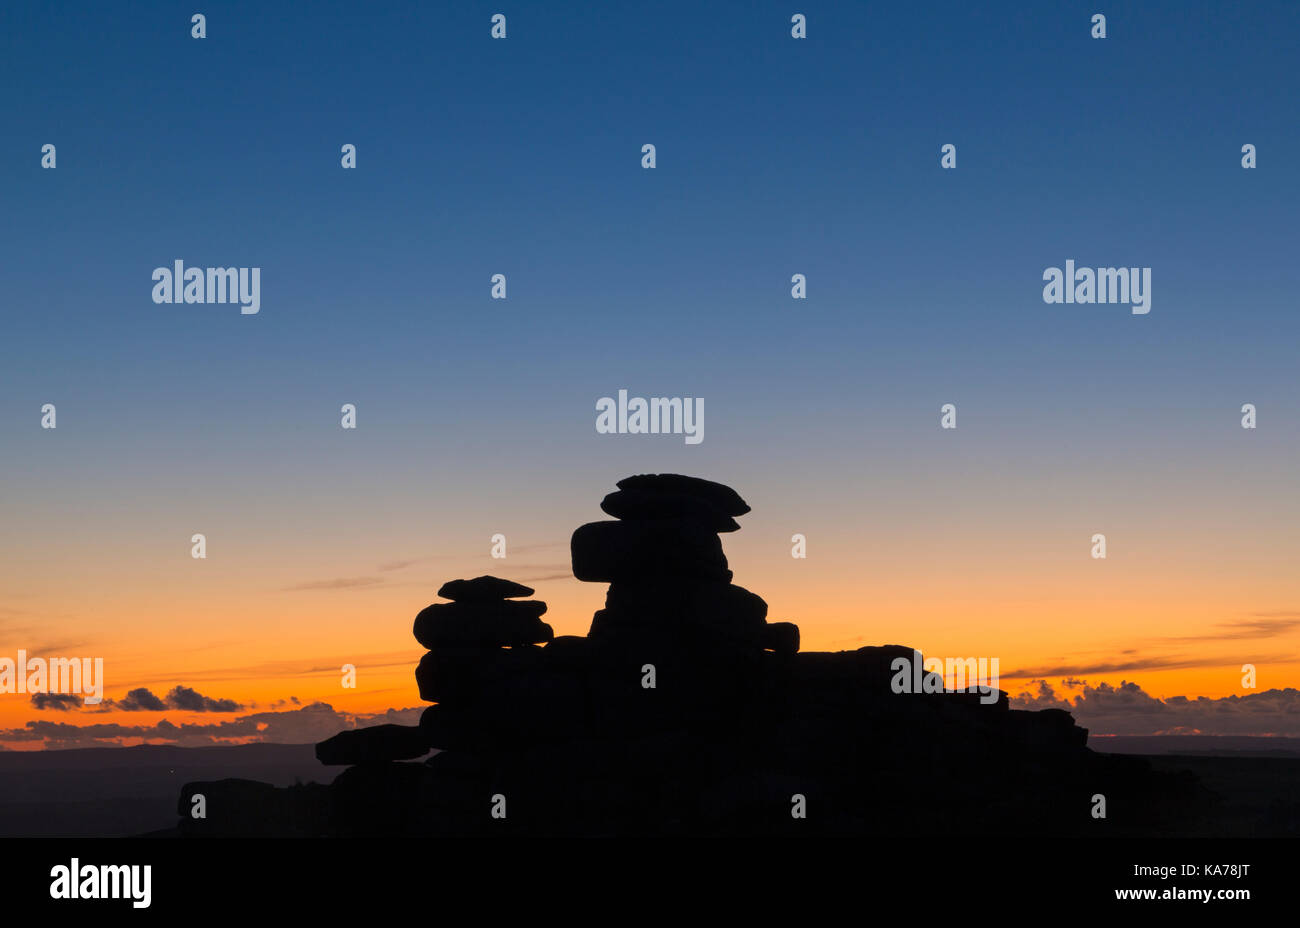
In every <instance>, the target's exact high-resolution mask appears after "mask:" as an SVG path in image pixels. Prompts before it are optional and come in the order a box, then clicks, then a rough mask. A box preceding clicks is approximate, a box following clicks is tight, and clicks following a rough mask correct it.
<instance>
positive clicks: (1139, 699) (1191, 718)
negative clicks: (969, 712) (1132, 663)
mask: <svg viewBox="0 0 1300 928" xmlns="http://www.w3.org/2000/svg"><path fill="white" fill-rule="evenodd" d="M1034 683H1035V684H1036V687H1035V688H1034V689H1032V690H1030V691H1028V692H1025V693H1021V694H1020V695H1019V696H1015V697H1013V698H1012V699H1011V707H1012V708H1013V709H1065V710H1067V711H1069V712H1071V713H1073V714H1074V718H1075V721H1077V722H1078V723H1079V724H1080V725H1082V726H1083V727H1084V728H1087V729H1088V730H1089V731H1090V732H1091V733H1092V734H1096V735H1173V734H1202V735H1259V736H1266V735H1284V736H1288V737H1297V736H1300V690H1297V689H1293V688H1291V687H1288V688H1286V689H1273V690H1263V691H1261V692H1258V693H1253V692H1247V693H1246V694H1244V695H1241V696H1236V695H1233V696H1220V697H1214V698H1212V697H1208V696H1197V697H1195V698H1189V697H1187V696H1170V697H1167V698H1165V699H1158V698H1157V697H1155V696H1152V695H1150V694H1149V693H1147V692H1146V691H1145V690H1143V689H1142V687H1141V686H1139V685H1138V684H1137V683H1130V682H1128V681H1121V682H1120V684H1119V685H1118V686H1111V685H1110V684H1109V683H1100V684H1098V685H1097V686H1086V685H1085V686H1084V687H1083V692H1082V693H1080V694H1079V695H1078V696H1075V697H1074V699H1073V700H1071V699H1070V697H1069V695H1068V694H1067V695H1064V696H1061V695H1058V694H1057V693H1056V692H1055V690H1053V689H1052V687H1051V685H1050V684H1048V683H1047V681H1046V680H1035V681H1034Z"/></svg>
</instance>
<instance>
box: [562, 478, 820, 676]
mask: <svg viewBox="0 0 1300 928" xmlns="http://www.w3.org/2000/svg"><path fill="white" fill-rule="evenodd" d="M617 486H618V490H617V491H616V492H614V493H610V494H609V495H608V496H606V497H605V498H604V499H603V500H602V501H601V504H600V508H601V509H602V510H603V511H605V512H606V513H608V514H609V515H611V516H614V518H615V519H616V520H617V521H613V522H610V521H605V522H589V523H587V524H586V525H583V526H582V527H580V528H579V529H578V530H577V531H575V532H574V533H573V540H572V542H571V549H572V555H573V575H574V576H575V577H577V578H578V579H579V580H585V581H590V582H596V583H609V584H610V587H609V593H608V595H607V597H606V599H605V608H604V609H602V610H601V611H599V612H597V613H596V615H595V616H594V617H593V620H592V624H591V631H590V632H589V634H588V637H590V638H592V639H594V640H597V641H599V640H602V639H604V640H622V641H626V642H637V641H647V640H648V641H653V642H656V643H665V642H674V643H677V644H679V645H681V646H682V647H683V648H685V649H688V650H690V651H691V652H693V653H701V652H714V653H716V652H718V651H733V650H740V651H750V652H757V651H763V650H771V651H779V652H783V653H789V654H793V653H794V652H795V651H797V650H799V628H798V626H796V625H794V624H792V623H790V622H779V623H774V624H769V623H768V622H767V621H766V619H767V603H765V602H764V601H763V600H762V598H760V597H759V596H756V595H755V594H753V593H751V592H750V591H749V590H747V589H745V588H744V587H741V586H737V585H735V584H733V583H732V582H731V578H732V572H731V570H730V569H728V567H727V556H726V555H725V554H724V553H723V551H722V540H721V539H720V538H719V537H718V535H719V533H722V532H734V531H738V530H739V529H740V525H739V523H737V522H736V519H735V517H736V516H741V515H744V514H745V513H747V512H749V505H748V504H747V503H746V502H745V501H744V500H743V499H741V498H740V494H738V493H737V492H736V491H735V490H733V489H731V487H728V486H724V485H723V484H720V483H714V482H712V481H710V480H702V479H700V478H698V477H685V476H682V475H680V474H642V475H639V476H635V477H627V478H624V479H623V480H620V481H619V482H618V484H617Z"/></svg>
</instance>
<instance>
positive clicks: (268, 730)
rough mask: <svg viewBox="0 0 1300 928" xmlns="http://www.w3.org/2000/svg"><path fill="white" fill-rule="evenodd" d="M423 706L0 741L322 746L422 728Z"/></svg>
mask: <svg viewBox="0 0 1300 928" xmlns="http://www.w3.org/2000/svg"><path fill="white" fill-rule="evenodd" d="M423 711H424V708H423V707H421V706H416V707H413V708H409V709H388V710H387V711H385V712H380V713H376V714H373V715H353V714H351V713H346V712H338V711H336V710H335V709H334V707H333V706H330V705H329V704H327V703H321V702H317V703H312V704H311V705H308V706H303V707H302V708H300V709H290V710H286V711H284V712H255V713H251V714H249V715H243V716H240V717H238V718H235V719H226V720H223V721H219V722H198V723H191V722H186V723H185V724H182V725H176V724H174V723H173V722H170V721H168V720H167V719H165V718H164V719H160V720H159V721H158V722H157V723H155V724H152V725H120V724H116V723H111V722H108V723H98V724H92V725H73V724H70V723H68V722H52V721H45V720H43V719H42V720H36V721H30V722H28V723H27V724H26V725H25V726H23V727H22V728H10V729H0V742H4V741H10V742H17V741H23V742H40V743H42V744H43V746H44V747H45V748H47V749H61V748H78V747H97V746H106V745H107V746H111V745H116V744H120V743H121V741H122V739H137V738H138V739H143V740H145V741H148V742H151V743H167V744H177V745H180V746H182V747H201V746H204V745H213V744H232V743H242V742H247V741H260V742H269V743H277V744H310V743H313V742H317V741H323V740H325V739H326V738H329V737H331V736H333V735H336V734H338V733H339V732H340V731H342V730H344V729H347V728H357V727H362V726H367V725H384V724H394V725H417V724H419V720H420V714H421V713H422V712H423Z"/></svg>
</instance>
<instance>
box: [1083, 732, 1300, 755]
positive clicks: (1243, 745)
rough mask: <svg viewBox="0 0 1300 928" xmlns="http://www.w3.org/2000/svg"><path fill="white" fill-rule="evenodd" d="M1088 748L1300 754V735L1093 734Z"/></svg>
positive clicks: (1131, 751) (1133, 751)
mask: <svg viewBox="0 0 1300 928" xmlns="http://www.w3.org/2000/svg"><path fill="white" fill-rule="evenodd" d="M1088 747H1090V748H1092V749H1093V750H1094V751H1100V752H1102V753H1107V754H1183V755H1209V756H1213V757H1300V738H1258V737H1251V736H1249V735H1110V736H1096V735H1093V736H1090V737H1089V738H1088Z"/></svg>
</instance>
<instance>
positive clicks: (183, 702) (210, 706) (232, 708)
mask: <svg viewBox="0 0 1300 928" xmlns="http://www.w3.org/2000/svg"><path fill="white" fill-rule="evenodd" d="M167 705H169V706H171V707H172V708H173V709H184V710H185V711H187V712H238V711H239V710H241V709H243V708H244V707H243V706H241V705H240V704H239V703H237V702H235V701H234V700H233V699H212V698H211V697H209V696H204V695H203V694H202V693H199V692H198V691H197V690H192V689H190V688H189V687H188V686H175V687H172V690H171V692H170V693H168V694H167Z"/></svg>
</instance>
